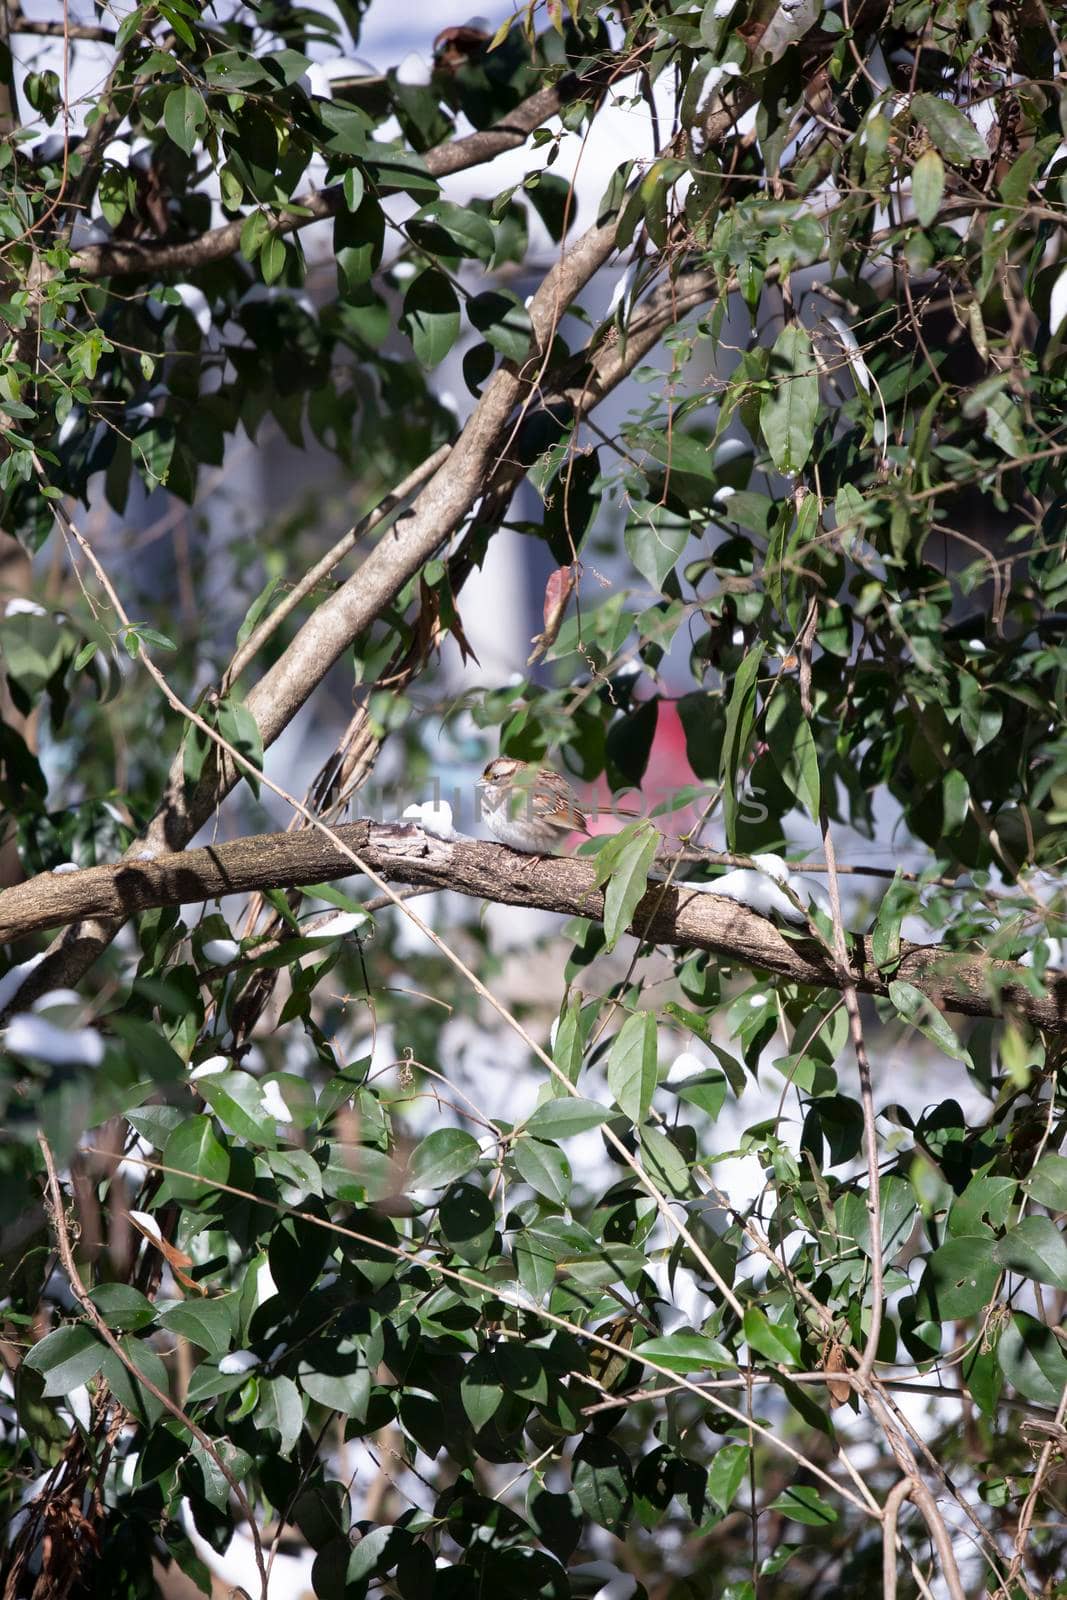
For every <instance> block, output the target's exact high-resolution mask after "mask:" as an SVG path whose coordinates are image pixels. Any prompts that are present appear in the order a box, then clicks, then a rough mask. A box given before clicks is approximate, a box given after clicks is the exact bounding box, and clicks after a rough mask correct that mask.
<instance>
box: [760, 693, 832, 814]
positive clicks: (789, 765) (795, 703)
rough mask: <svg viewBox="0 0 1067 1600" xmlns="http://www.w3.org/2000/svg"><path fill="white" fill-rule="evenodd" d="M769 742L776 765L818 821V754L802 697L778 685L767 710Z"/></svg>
mask: <svg viewBox="0 0 1067 1600" xmlns="http://www.w3.org/2000/svg"><path fill="white" fill-rule="evenodd" d="M766 729H767V742H768V744H769V745H770V747H771V755H772V756H773V758H774V764H775V766H776V767H777V768H778V770H779V772H780V773H781V774H782V777H783V778H784V779H785V781H786V783H787V784H788V785H789V787H790V788H791V789H792V790H793V792H794V794H795V795H796V798H797V800H798V801H799V802H800V804H801V805H802V806H803V807H804V809H805V810H806V811H807V813H808V815H809V817H811V819H812V821H814V822H818V820H819V803H820V794H821V788H820V779H819V753H818V750H817V749H816V747H815V738H814V735H813V734H812V731H811V724H810V723H809V721H808V719H807V717H806V716H805V715H804V712H803V709H802V707H801V704H800V695H799V694H798V693H797V692H796V690H795V689H794V688H793V685H792V684H779V686H778V688H777V690H776V692H775V694H774V695H773V696H772V698H771V703H770V705H769V706H768V709H767V720H766Z"/></svg>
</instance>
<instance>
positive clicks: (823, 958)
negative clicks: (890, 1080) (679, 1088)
mask: <svg viewBox="0 0 1067 1600" xmlns="http://www.w3.org/2000/svg"><path fill="white" fill-rule="evenodd" d="M334 831H335V832H336V834H337V836H338V838H339V839H340V840H342V841H343V843H344V844H346V845H347V846H348V847H349V848H350V849H352V850H354V851H355V852H356V853H357V854H358V855H359V857H360V859H361V860H362V861H364V862H365V863H366V864H367V866H368V867H370V868H371V869H372V870H373V871H375V872H377V873H379V874H380V875H381V877H383V878H385V879H386V880H388V881H389V882H390V883H400V884H411V885H418V886H421V887H425V888H429V889H452V890H454V891H455V892H456V893H457V894H463V895H469V896H471V897H473V898H476V899H483V900H491V901H495V902H496V903H497V904H500V905H514V906H531V907H536V908H538V909H541V910H544V911H556V912H559V913H561V914H562V915H565V916H583V917H588V918H590V919H591V920H592V921H599V920H600V919H601V918H602V916H603V911H604V897H603V894H602V893H601V892H600V891H599V890H598V889H596V888H594V867H593V864H592V863H591V862H589V861H585V860H581V859H575V858H571V857H566V856H553V857H549V858H548V859H547V860H543V861H536V860H533V859H531V858H530V857H529V856H521V855H518V854H516V853H515V852H514V851H512V850H507V849H505V848H504V847H503V846H502V845H497V844H483V843H481V842H480V841H476V840H462V841H457V842H455V843H446V842H444V841H443V840H440V839H434V838H430V837H428V836H426V835H425V834H423V833H422V831H421V829H419V828H415V827H409V826H402V825H398V824H392V825H390V824H383V823H376V822H355V823H349V824H346V825H344V826H340V827H337V828H336V829H335V830H334ZM351 873H352V862H351V860H350V859H349V858H348V857H347V856H346V855H342V854H341V852H340V851H339V850H338V849H337V848H336V846H335V845H333V844H331V843H330V841H329V840H328V839H325V838H324V837H323V836H322V835H321V834H320V833H319V832H318V831H317V830H316V829H312V828H308V829H303V830H301V831H299V832H297V833H272V834H258V835H254V836H251V837H249V838H244V839H235V840H232V841H231V842H230V843H228V844H221V845H212V846H210V847H208V848H206V849H202V850H186V851H180V852H175V853H173V854H169V855H162V856H158V857H156V858H155V859H154V860H151V861H123V862H120V863H118V864H117V865H115V866H109V867H88V868H86V869H85V870H84V871H82V872H78V873H65V874H62V875H56V874H54V873H42V874H40V875H39V876H38V877H36V878H31V879H30V880H29V881H28V882H27V883H22V884H18V885H17V886H15V887H14V888H11V889H8V890H6V891H5V892H4V893H3V894H0V942H9V941H11V940H14V939H21V938H25V937H26V936H27V935H29V934H31V933H36V932H40V931H42V930H43V929H46V928H55V927H60V926H65V925H67V924H70V923H73V922H76V921H79V920H86V919H90V918H93V919H101V920H105V921H111V920H113V919H114V920H125V919H126V918H128V917H131V916H134V915H136V914H137V913H138V912H141V911H146V910H149V909H151V908H152V907H156V906H172V905H185V904H194V903H200V902H203V901H208V900H214V899H217V898H219V897H220V896H223V895H229V894H246V893H249V892H250V891H252V890H257V889H279V888H283V889H284V888H293V887H297V886H300V885H305V884H312V883H325V882H329V881H331V880H333V879H337V878H344V877H348V876H350V875H351ZM631 927H632V931H633V932H634V933H635V934H639V935H640V936H641V937H642V938H646V939H649V940H651V941H652V942H653V943H655V944H666V945H682V946H686V947H692V948H694V949H700V950H710V951H711V952H712V953H713V954H715V955H717V956H720V957H722V958H723V959H724V960H728V961H731V962H736V963H737V964H738V965H739V966H742V967H746V968H759V969H761V970H763V971H767V972H774V973H778V974H779V975H781V976H782V977H786V978H790V979H792V980H793V981H794V982H796V983H804V984H810V985H812V986H813V987H816V988H825V989H840V988H841V987H842V986H843V983H844V982H845V981H846V974H845V973H844V972H843V971H842V970H841V969H839V968H838V967H837V966H836V965H835V963H834V961H833V959H832V957H831V956H830V955H829V954H828V953H827V952H826V951H825V950H824V949H823V948H822V947H821V946H819V945H818V944H816V943H815V942H814V941H812V940H810V939H800V938H796V937H786V935H785V934H784V933H782V932H780V931H779V929H778V928H777V927H776V926H775V925H774V923H772V922H770V921H768V919H767V918H766V917H762V916H760V915H759V914H758V913H757V912H755V911H751V910H749V909H748V908H747V907H746V906H741V905H737V904H735V903H734V902H733V901H730V900H725V899H719V898H718V897H717V896H715V895H708V894H703V893H700V892H698V891H695V890H693V889H691V888H687V887H686V886H685V885H684V884H682V885H678V884H675V885H672V886H671V887H666V886H665V885H663V884H661V883H658V884H653V885H651V886H650V888H649V891H648V893H647V895H646V896H645V898H644V899H643V900H642V901H641V903H640V905H639V906H638V908H637V911H636V912H635V914H634V919H633V923H632V925H631ZM1030 977H1031V975H1030V974H1028V973H1027V972H1026V970H1025V969H1024V968H1022V967H1020V966H1017V965H1016V964H1015V963H1013V962H1010V961H994V960H992V959H991V958H990V957H988V956H983V955H971V954H961V953H959V952H956V951H950V950H946V949H944V948H943V947H941V946H939V945H918V944H903V945H902V946H901V953H900V959H899V961H898V962H897V963H896V965H895V967H894V968H893V970H892V972H891V973H883V972H879V970H878V967H877V964H876V962H875V960H874V957H873V955H872V953H871V948H870V941H869V940H865V939H860V940H857V941H855V947H854V949H853V950H852V951H851V955H850V967H849V969H848V973H847V978H848V979H850V980H851V981H852V982H853V983H854V985H855V987H856V988H857V989H859V990H861V991H863V992H864V993H866V994H875V995H886V994H888V992H889V981H890V978H893V979H899V980H903V981H905V982H907V983H912V984H914V985H915V987H916V988H918V989H921V990H922V992H923V993H924V994H925V995H927V996H928V998H929V999H930V1001H931V1002H932V1003H933V1004H934V1005H935V1006H937V1007H938V1009H939V1010H945V1011H956V1012H960V1013H962V1014H963V1015H965V1016H972V1017H994V1016H999V1015H1001V1014H1002V1013H1003V1012H1005V1011H1011V1012H1012V1013H1014V1014H1015V1015H1016V1016H1018V1017H1020V1018H1023V1019H1025V1020H1026V1021H1028V1022H1031V1023H1033V1024H1034V1025H1035V1026H1036V1027H1039V1028H1045V1029H1049V1030H1051V1031H1056V1032H1064V1031H1067V976H1063V977H1056V978H1052V979H1049V980H1047V982H1048V993H1047V994H1045V995H1034V994H1032V993H1031V992H1030V989H1029V987H1028V979H1029V978H1030ZM14 1004H15V1005H17V1004H18V997H17V996H16V998H15V1001H14Z"/></svg>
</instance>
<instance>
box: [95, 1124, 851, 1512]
mask: <svg viewBox="0 0 1067 1600" xmlns="http://www.w3.org/2000/svg"><path fill="white" fill-rule="evenodd" d="M98 1153H99V1154H101V1155H106V1156H108V1157H110V1159H111V1160H112V1161H114V1162H115V1163H116V1164H118V1162H119V1161H120V1160H125V1161H128V1162H132V1163H133V1164H134V1165H135V1166H140V1167H145V1168H147V1169H150V1170H151V1171H154V1172H165V1173H166V1172H169V1173H173V1174H175V1175H176V1176H178V1177H184V1178H188V1179H189V1180H191V1181H192V1182H194V1183H203V1184H205V1185H206V1186H208V1187H210V1188H212V1189H219V1190H221V1191H222V1192H223V1193H225V1194H232V1195H236V1196H237V1197H238V1198H239V1199H243V1200H257V1203H259V1204H262V1205H265V1206H268V1207H270V1208H271V1209H272V1210H274V1211H277V1212H279V1213H282V1212H284V1214H285V1215H286V1216H287V1217H290V1218H291V1219H293V1220H294V1221H298V1222H307V1223H310V1224H311V1225H312V1226H313V1227H316V1228H323V1229H325V1230H326V1231H327V1232H328V1233H335V1234H337V1235H338V1236H339V1237H340V1238H342V1239H354V1240H355V1241H356V1242H357V1243H359V1244H369V1245H373V1246H374V1247H375V1249H378V1250H384V1251H385V1252H386V1254H387V1255H391V1256H395V1257H396V1258H397V1260H399V1261H405V1262H408V1263H410V1264H411V1265H413V1266H416V1267H418V1268H420V1269H422V1270H424V1271H427V1272H433V1273H436V1274H437V1275H438V1276H439V1277H441V1278H444V1279H445V1280H446V1281H448V1282H449V1283H457V1284H460V1285H462V1287H464V1288H466V1289H474V1290H476V1291H477V1292H478V1293H479V1294H485V1293H487V1285H486V1284H485V1283H484V1282H482V1281H481V1280H480V1279H478V1278H474V1277H472V1276H470V1274H469V1273H466V1272H462V1271H460V1270H458V1269H457V1268H455V1267H446V1266H443V1265H442V1264H441V1263H440V1262H438V1261H433V1260H430V1259H428V1257H427V1255H426V1252H425V1250H422V1249H418V1250H405V1249H404V1247H403V1246H402V1245H399V1244H397V1245H394V1244H389V1243H387V1242H385V1241H383V1240H382V1239H379V1238H372V1237H371V1236H370V1234H365V1233H361V1232H359V1230H358V1229H355V1228H348V1227H345V1226H344V1224H343V1223H340V1222H334V1221H333V1219H332V1218H330V1217H319V1216H316V1215H315V1214H314V1213H313V1212H310V1211H294V1210H293V1209H292V1207H291V1206H286V1205H283V1203H282V1202H281V1201H275V1200H271V1199H269V1198H267V1197H262V1198H261V1197H258V1196H256V1195H253V1194H251V1193H249V1191H248V1190H246V1189H241V1188H238V1187H237V1186H236V1185H234V1184H231V1183H223V1182H219V1183H215V1182H213V1181H212V1180H211V1179H210V1178H205V1177H204V1176H203V1175H202V1174H200V1173H195V1172H186V1171H185V1169H184V1168H181V1167H172V1166H168V1165H167V1163H166V1162H163V1161H155V1160H153V1159H152V1158H151V1157H144V1156H135V1155H128V1156H124V1157H119V1156H117V1155H116V1154H115V1152H114V1151H106V1150H103V1149H101V1150H100V1151H99V1152H98ZM492 1293H493V1295H494V1297H495V1298H497V1299H499V1300H501V1301H503V1303H504V1304H505V1305H506V1306H508V1307H509V1309H511V1310H513V1311H518V1312H521V1313H522V1315H523V1316H534V1317H537V1318H538V1319H539V1320H540V1321H541V1322H546V1323H548V1324H549V1325H550V1326H551V1327H553V1328H562V1329H563V1330H564V1331H565V1332H566V1333H571V1334H574V1336H575V1337H576V1338H578V1339H581V1340H582V1341H583V1342H584V1343H588V1344H592V1345H594V1346H596V1347H597V1348H598V1349H602V1350H610V1351H611V1352H612V1354H613V1355H617V1356H625V1358H626V1360H627V1361H628V1362H629V1361H634V1360H638V1361H640V1362H641V1363H642V1364H643V1365H644V1366H646V1367H648V1368H649V1370H650V1371H652V1372H658V1373H659V1374H660V1376H661V1377H664V1378H668V1379H670V1381H671V1384H672V1385H673V1386H675V1387H677V1388H679V1389H684V1390H685V1391H687V1392H688V1393H690V1394H693V1395H695V1396H696V1398H697V1399H698V1400H704V1401H707V1399H708V1395H707V1393H706V1392H705V1391H704V1389H703V1388H702V1387H701V1385H700V1384H698V1383H694V1382H693V1381H692V1379H690V1378H687V1377H684V1376H683V1375H681V1374H679V1373H676V1372H672V1371H671V1370H670V1368H668V1367H665V1366H663V1365H662V1363H661V1362H658V1361H656V1360H655V1359H654V1358H653V1357H652V1356H642V1354H641V1350H640V1346H639V1347H638V1348H637V1349H636V1350H634V1349H633V1348H631V1347H629V1346H627V1345H623V1344H619V1343H617V1342H616V1341H615V1340H613V1339H611V1338H609V1337H608V1336H607V1334H605V1333H603V1332H596V1331H594V1330H593V1329H591V1328H583V1327H582V1326H581V1324H580V1323H577V1322H572V1321H570V1319H569V1318H567V1317H561V1316H559V1315H558V1314H557V1313H556V1312H554V1311H549V1310H547V1309H546V1308H545V1307H543V1306H539V1305H533V1304H532V1303H531V1302H530V1300H529V1299H528V1297H525V1296H524V1295H523V1294H521V1293H518V1292H516V1293H512V1292H511V1291H510V1290H509V1289H508V1287H507V1285H506V1284H504V1283H500V1284H496V1285H494V1286H493V1288H492ZM94 1309H95V1308H94ZM138 1376H140V1374H138ZM141 1381H142V1382H144V1379H141ZM583 1381H584V1382H586V1383H588V1384H590V1386H591V1387H593V1388H599V1389H600V1390H601V1392H602V1393H606V1391H605V1390H604V1388H603V1385H602V1384H599V1383H598V1382H597V1380H596V1379H595V1378H593V1377H592V1376H591V1375H589V1374H583ZM714 1405H715V1408H716V1409H717V1410H719V1411H723V1412H725V1413H726V1415H727V1416H730V1417H733V1419H734V1421H735V1422H739V1423H743V1424H744V1426H745V1427H746V1428H747V1427H749V1426H751V1427H752V1428H753V1430H754V1431H755V1432H756V1433H758V1434H759V1435H760V1437H761V1438H762V1439H764V1440H766V1442H767V1443H768V1444H769V1445H771V1446H772V1448H774V1449H776V1450H780V1451H782V1452H783V1453H784V1454H785V1455H787V1456H788V1457H789V1458H790V1460H792V1461H795V1462H796V1463H797V1465H798V1466H801V1467H804V1468H805V1469H806V1470H807V1471H809V1472H811V1473H813V1474H814V1475H815V1476H816V1477H817V1478H820V1479H821V1480H822V1482H823V1483H825V1484H826V1485H827V1487H828V1488H830V1489H832V1490H833V1492H834V1493H835V1494H837V1495H840V1496H842V1497H843V1498H844V1499H845V1500H847V1501H848V1502H849V1504H850V1505H851V1506H852V1507H853V1508H854V1509H855V1510H856V1511H859V1512H862V1513H863V1515H865V1516H868V1517H872V1518H880V1516H881V1511H880V1509H879V1507H878V1506H877V1504H876V1503H875V1504H873V1505H867V1504H865V1503H864V1501H863V1500H861V1499H860V1498H859V1497H858V1496H857V1495H854V1494H853V1493H852V1491H851V1490H850V1489H847V1488H845V1486H844V1484H842V1483H838V1482H837V1480H836V1479H834V1478H832V1477H831V1476H830V1474H829V1473H828V1472H826V1471H825V1470H824V1469H823V1468H822V1467H820V1466H819V1465H818V1463H817V1462H815V1461H812V1460H810V1459H809V1457H807V1456H805V1455H804V1454H802V1452H801V1451H799V1450H798V1449H796V1447H795V1446H794V1445H792V1444H790V1442H789V1441H788V1440H787V1439H783V1438H782V1437H781V1434H780V1432H779V1433H775V1431H774V1430H773V1428H770V1427H767V1426H765V1425H764V1424H763V1423H760V1422H757V1421H754V1420H751V1421H750V1419H749V1417H748V1416H747V1415H746V1414H745V1412H743V1411H740V1410H738V1409H737V1408H736V1407H735V1406H731V1405H729V1404H728V1403H727V1402H726V1401H725V1400H723V1399H722V1398H721V1397H720V1396H719V1395H718V1394H716V1395H715V1398H714Z"/></svg>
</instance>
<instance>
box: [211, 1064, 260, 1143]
mask: <svg viewBox="0 0 1067 1600" xmlns="http://www.w3.org/2000/svg"><path fill="white" fill-rule="evenodd" d="M196 1087H197V1089H198V1090H199V1091H200V1093H201V1094H202V1095H203V1097H204V1099H205V1100H206V1101H207V1103H208V1105H209V1106H210V1107H211V1109H212V1110H213V1111H214V1113H215V1115H216V1116H217V1117H218V1118H219V1120H220V1122H222V1123H224V1124H225V1126H226V1127H227V1128H229V1129H230V1130H231V1132H233V1133H236V1134H238V1135H239V1137H240V1138H242V1139H247V1140H249V1142H250V1143H251V1144H253V1145H259V1146H261V1147H262V1148H263V1149H264V1150H273V1149H274V1148H275V1147H276V1145H277V1143H278V1136H277V1133H276V1132H275V1127H274V1118H273V1117H272V1116H271V1115H270V1114H269V1112H268V1111H267V1110H266V1108H265V1107H264V1104H263V1096H262V1093H261V1090H260V1086H259V1084H258V1083H257V1082H256V1080H255V1078H253V1077H252V1076H251V1075H250V1074H249V1073H247V1072H212V1073H210V1074H209V1075H208V1076H207V1077H206V1078H198V1079H197V1081H196Z"/></svg>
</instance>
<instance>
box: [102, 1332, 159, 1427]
mask: <svg viewBox="0 0 1067 1600" xmlns="http://www.w3.org/2000/svg"><path fill="white" fill-rule="evenodd" d="M119 1345H120V1346H121V1348H122V1350H123V1352H124V1353H125V1355H126V1357H127V1359H128V1360H129V1361H131V1362H132V1363H133V1366H134V1368H135V1369H136V1371H137V1372H139V1373H141V1374H142V1375H143V1376H144V1377H146V1378H148V1379H150V1380H151V1382H152V1383H154V1384H155V1386H156V1388H157V1389H161V1390H162V1391H163V1393H164V1394H169V1393H170V1377H169V1375H168V1373H167V1369H166V1367H165V1366H164V1365H163V1361H162V1359H161V1357H160V1356H159V1355H157V1353H156V1352H155V1350H153V1349H152V1347H151V1345H148V1344H146V1343H145V1342H144V1340H143V1339H133V1338H130V1337H129V1336H127V1337H125V1338H123V1339H120V1340H119ZM100 1371H101V1373H102V1375H103V1377H105V1378H106V1379H107V1383H108V1387H109V1388H110V1389H111V1392H112V1393H113V1395H114V1396H115V1399H116V1400H117V1401H118V1402H119V1404H120V1405H124V1406H125V1407H126V1409H127V1411H129V1412H130V1413H131V1415H132V1416H133V1417H135V1418H136V1419H137V1420H138V1421H140V1422H141V1423H144V1424H146V1425H148V1426H152V1425H153V1424H154V1423H156V1422H158V1421H159V1419H160V1417H161V1416H162V1415H163V1402H162V1401H161V1400H158V1399H157V1398H156V1396H155V1395H154V1394H151V1393H150V1392H149V1390H148V1389H146V1388H145V1386H144V1385H143V1384H142V1383H140V1382H138V1380H137V1379H136V1378H134V1376H133V1375H132V1373H131V1372H130V1370H129V1368H128V1367H127V1365H126V1363H125V1362H124V1361H120V1360H119V1357H118V1356H117V1355H116V1353H115V1351H114V1350H110V1349H107V1350H105V1351H104V1355H103V1360H102V1361H101V1363H100Z"/></svg>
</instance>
